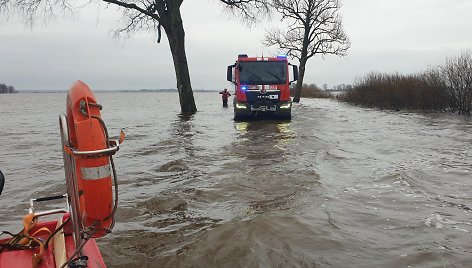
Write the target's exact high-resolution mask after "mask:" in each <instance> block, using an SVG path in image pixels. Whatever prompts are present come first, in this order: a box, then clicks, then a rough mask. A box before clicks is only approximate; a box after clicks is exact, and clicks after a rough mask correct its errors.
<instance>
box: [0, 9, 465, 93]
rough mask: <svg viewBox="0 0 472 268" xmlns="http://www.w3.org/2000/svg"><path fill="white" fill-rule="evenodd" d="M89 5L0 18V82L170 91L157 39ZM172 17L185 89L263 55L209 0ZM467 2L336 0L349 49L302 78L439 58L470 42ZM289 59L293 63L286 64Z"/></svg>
mask: <svg viewBox="0 0 472 268" xmlns="http://www.w3.org/2000/svg"><path fill="white" fill-rule="evenodd" d="M105 7H106V6H105V5H102V6H101V7H97V6H93V7H88V8H86V9H82V10H80V11H78V12H76V13H75V15H74V18H71V17H70V16H67V17H63V16H58V17H56V18H55V19H52V20H50V21H49V22H48V23H47V24H44V23H42V21H41V20H38V22H37V23H36V24H35V26H34V27H33V29H29V28H26V27H25V26H24V24H23V23H22V22H20V20H19V19H18V18H17V17H15V16H10V17H9V18H8V19H7V18H5V16H4V15H2V17H1V18H0V83H5V84H8V85H13V86H14V87H15V88H16V89H18V90H64V89H68V88H69V87H70V85H72V83H73V82H74V81H75V80H78V79H80V80H83V81H84V82H86V83H87V84H89V86H90V87H91V88H92V89H98V90H108V89H143V88H175V87H176V82H175V74H174V68H173V63H172V58H171V54H170V52H169V45H168V43H167V39H165V38H163V40H162V41H161V43H160V44H157V43H156V41H155V40H156V34H155V33H138V34H134V35H133V36H131V37H130V38H128V39H120V40H117V39H114V38H113V37H112V34H111V31H112V30H113V29H115V28H117V27H119V26H120V25H121V24H120V23H121V22H120V17H121V16H120V15H121V13H120V12H119V11H118V10H117V8H115V7H109V8H107V9H105ZM181 11H182V17H183V21H184V28H185V30H186V51H187V58H188V62H189V68H190V75H191V79H192V85H193V88H194V89H210V90H218V89H221V88H223V87H229V86H230V85H229V83H228V82H226V66H227V65H230V64H232V63H234V61H235V59H236V56H237V54H241V53H246V54H248V55H250V56H256V55H257V56H260V55H261V54H262V53H264V56H267V55H270V53H275V52H276V50H275V49H268V48H264V47H263V45H262V44H261V40H262V39H263V37H264V33H265V29H268V28H270V27H271V23H277V21H272V22H271V21H267V20H266V21H263V22H262V23H261V24H259V25H258V26H256V27H252V28H248V27H247V26H246V25H244V24H242V23H241V22H240V20H239V19H238V18H235V17H233V16H231V15H230V14H228V13H226V12H224V10H223V8H222V5H221V4H220V3H219V1H217V0H185V1H184V3H183V5H182V9H181ZM471 12H472V1H471V0H396V1H392V0H355V1H354V0H344V1H343V7H342V9H341V13H342V16H343V22H344V29H345V31H346V32H347V34H348V36H349V38H350V40H351V42H352V46H351V48H350V50H349V51H348V56H346V57H344V58H338V57H334V56H330V57H327V58H326V59H323V58H321V57H320V56H317V57H315V58H312V59H311V60H310V61H309V62H308V66H307V73H306V75H305V82H306V83H308V84H310V83H315V84H317V85H319V86H321V85H323V84H325V83H326V84H328V85H329V86H330V87H331V86H332V85H336V84H343V83H344V84H351V83H353V82H354V81H355V79H356V77H360V76H362V75H364V74H366V73H368V72H371V71H379V72H389V73H391V72H399V73H412V72H419V71H422V70H425V69H426V68H428V67H429V66H436V65H440V64H443V63H444V62H445V59H446V57H448V56H454V55H458V54H460V53H461V52H463V51H466V50H468V49H471V48H472V28H471V25H472V15H471ZM292 62H293V63H295V64H298V62H296V61H292Z"/></svg>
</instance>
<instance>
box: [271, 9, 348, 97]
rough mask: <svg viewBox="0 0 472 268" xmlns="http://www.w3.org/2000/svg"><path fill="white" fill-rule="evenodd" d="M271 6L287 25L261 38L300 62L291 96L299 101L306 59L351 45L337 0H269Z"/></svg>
mask: <svg viewBox="0 0 472 268" xmlns="http://www.w3.org/2000/svg"><path fill="white" fill-rule="evenodd" d="M272 6H273V7H274V8H275V9H276V10H277V11H278V12H279V13H280V14H281V15H282V18H281V21H287V22H288V25H289V27H288V29H287V30H286V31H283V30H281V29H272V30H269V31H268V32H267V34H266V36H265V39H264V41H263V43H264V45H266V46H274V45H275V46H278V48H279V49H280V50H282V51H283V52H286V53H287V54H288V55H289V56H291V57H293V58H296V59H298V60H299V62H300V72H299V75H298V81H297V86H296V91H295V96H294V98H293V101H294V102H299V101H300V96H301V90H302V85H303V78H304V76H305V71H306V68H305V67H306V63H307V61H308V60H309V59H310V58H311V57H313V56H315V55H316V54H322V55H323V56H324V55H328V54H333V55H338V56H345V55H346V53H347V50H348V49H349V47H350V46H351V43H350V41H349V38H348V37H347V35H346V33H345V32H344V30H343V25H342V20H341V16H340V15H339V12H338V11H339V9H340V8H341V3H340V1H339V0H272Z"/></svg>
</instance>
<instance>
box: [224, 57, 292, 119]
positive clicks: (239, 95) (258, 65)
mask: <svg viewBox="0 0 472 268" xmlns="http://www.w3.org/2000/svg"><path fill="white" fill-rule="evenodd" d="M289 65H290V66H292V68H293V79H292V80H289V67H288V66H289ZM297 78H298V67H297V66H296V65H292V64H290V63H289V62H288V60H287V56H285V55H279V56H277V57H248V56H247V55H245V54H242V55H238V59H237V61H236V63H235V64H233V65H230V66H228V70H227V80H228V81H230V82H233V83H234V84H235V97H234V118H235V119H242V118H246V117H257V116H259V115H261V116H263V115H269V116H275V117H279V118H290V117H291V114H292V100H291V98H290V83H292V82H293V81H296V80H297Z"/></svg>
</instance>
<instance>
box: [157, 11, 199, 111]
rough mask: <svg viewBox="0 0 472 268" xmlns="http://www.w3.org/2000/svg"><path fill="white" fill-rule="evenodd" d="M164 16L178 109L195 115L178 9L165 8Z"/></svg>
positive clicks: (162, 23)
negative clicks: (177, 94) (172, 64)
mask: <svg viewBox="0 0 472 268" xmlns="http://www.w3.org/2000/svg"><path fill="white" fill-rule="evenodd" d="M167 8H168V9H167V12H165V15H164V16H163V15H161V19H162V20H161V25H162V27H163V28H164V30H165V32H166V35H167V39H168V40H169V46H170V50H171V53H172V59H173V61H174V68H175V77H176V80H177V90H178V91H179V100H180V109H181V111H182V113H195V112H196V111H197V107H196V105H195V99H194V97H193V91H192V85H191V83H190V73H189V70H188V64H187V56H186V54H185V31H184V26H183V23H182V17H181V15H180V8H179V7H175V6H174V7H173V8H172V7H171V6H168V7H167Z"/></svg>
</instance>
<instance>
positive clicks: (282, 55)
mask: <svg viewBox="0 0 472 268" xmlns="http://www.w3.org/2000/svg"><path fill="white" fill-rule="evenodd" d="M277 58H287V55H285V54H279V55H277Z"/></svg>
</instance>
